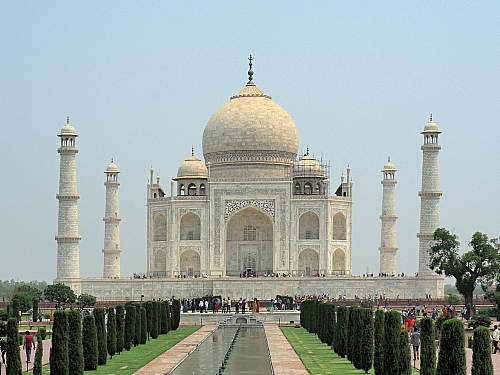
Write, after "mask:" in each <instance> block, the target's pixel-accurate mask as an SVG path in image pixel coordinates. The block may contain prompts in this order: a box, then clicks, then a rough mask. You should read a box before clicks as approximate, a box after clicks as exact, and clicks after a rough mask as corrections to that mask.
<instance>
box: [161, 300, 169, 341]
mask: <svg viewBox="0 0 500 375" xmlns="http://www.w3.org/2000/svg"><path fill="white" fill-rule="evenodd" d="M168 328H169V327H168V319H167V306H165V303H164V302H162V303H160V334H162V335H165V334H167V333H168Z"/></svg>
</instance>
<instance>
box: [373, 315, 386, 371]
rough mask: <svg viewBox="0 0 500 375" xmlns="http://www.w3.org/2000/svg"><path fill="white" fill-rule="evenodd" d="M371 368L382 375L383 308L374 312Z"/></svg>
mask: <svg viewBox="0 0 500 375" xmlns="http://www.w3.org/2000/svg"><path fill="white" fill-rule="evenodd" d="M374 328H375V330H374V337H373V340H374V349H373V369H374V370H375V375H384V310H382V309H378V310H377V311H376V312H375V327H374Z"/></svg>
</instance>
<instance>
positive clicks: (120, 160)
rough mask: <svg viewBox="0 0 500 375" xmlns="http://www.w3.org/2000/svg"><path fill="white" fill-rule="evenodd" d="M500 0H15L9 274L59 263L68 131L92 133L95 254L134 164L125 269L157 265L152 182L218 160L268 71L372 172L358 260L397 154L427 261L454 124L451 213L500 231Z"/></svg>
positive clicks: (5, 20) (454, 225)
mask: <svg viewBox="0 0 500 375" xmlns="http://www.w3.org/2000/svg"><path fill="white" fill-rule="evenodd" d="M499 25H500V3H499V2H498V1H492V2H487V1H482V2H470V1H464V2H458V1H456V2H435V1H429V2H427V1H419V2H414V1H412V2H400V1H397V2H392V3H390V2H368V1H363V2H344V3H340V2H311V1H307V2H289V1H286V2H285V1H283V2H269V1H265V2H259V1H257V2H255V1H253V2H247V3H244V2H236V1H227V2H222V1H217V2H215V1H213V2H187V1H182V2H178V1H176V2H166V1H162V2H132V1H119V2H113V1H106V2H102V1H95V2H94V1H90V2H84V3H82V2H67V1H64V2H63V1H61V2H56V1H50V2H18V1H11V2H7V1H4V2H1V3H0V51H1V58H0V139H1V147H0V158H1V160H2V162H1V164H0V165H1V169H0V170H1V179H2V180H1V182H2V183H1V186H0V192H1V195H0V196H1V200H0V213H1V214H0V252H1V253H0V262H1V267H0V269H1V271H0V279H4V280H5V279H10V278H14V279H17V278H19V279H20V280H23V279H24V280H29V279H44V280H46V281H48V282H51V281H52V279H53V278H54V277H55V276H56V250H57V244H56V242H55V240H54V236H55V235H56V234H57V209H58V203H57V200H56V198H55V195H56V193H57V190H58V178H59V177H58V175H59V155H58V153H57V148H58V146H59V139H58V138H57V136H56V134H58V133H59V131H60V129H61V127H62V126H63V125H64V124H65V122H66V116H67V115H70V116H71V124H72V125H73V126H74V127H75V129H76V131H77V133H78V134H79V135H80V137H79V138H78V139H77V147H78V148H79V149H80V153H79V154H78V156H77V167H78V173H77V174H78V193H79V194H80V195H81V199H80V200H79V203H78V207H79V219H80V235H81V236H82V241H81V242H80V270H81V276H82V277H91V276H92V277H97V276H102V271H103V270H102V268H103V254H102V252H101V250H102V247H103V236H104V223H103V221H102V217H103V215H104V200H105V190H104V189H105V188H104V185H103V183H104V180H105V176H104V174H103V171H104V170H105V168H106V166H107V165H108V163H109V162H110V159H111V157H114V159H115V163H116V164H117V165H118V167H119V168H120V170H121V172H122V173H121V175H120V180H121V187H120V213H121V217H122V223H121V226H120V228H121V245H122V249H123V253H122V257H121V265H122V276H127V275H131V274H132V273H133V272H144V271H146V207H145V204H146V183H147V179H148V175H149V168H150V166H151V165H153V167H154V168H155V174H156V172H158V173H159V174H160V177H161V184H162V185H163V186H164V187H165V188H166V189H167V190H168V191H170V179H171V178H172V176H175V175H176V173H177V168H178V166H179V165H180V163H181V162H182V161H183V160H184V159H186V158H187V157H189V156H190V153H191V145H193V146H194V149H195V154H196V155H197V156H198V157H200V158H201V159H202V150H201V141H202V134H203V129H204V126H205V124H206V123H207V121H208V120H209V118H210V117H211V115H212V114H213V113H214V112H215V111H216V110H217V109H218V108H220V107H221V106H222V105H223V104H224V103H226V102H227V101H228V100H229V97H230V96H231V95H234V94H236V93H237V92H238V91H239V90H240V89H241V88H242V87H243V86H244V85H245V84H246V81H247V75H246V72H247V70H248V65H247V64H248V60H247V57H248V55H249V54H253V55H254V57H255V60H254V72H255V75H254V81H255V83H256V84H257V85H258V86H259V87H260V88H261V89H262V90H263V91H264V92H265V93H266V94H268V95H271V96H272V97H273V99H274V100H275V101H276V102H277V103H278V104H279V105H281V106H282V107H283V108H284V109H285V110H286V111H287V112H288V113H289V114H290V116H291V117H292V118H293V119H294V121H295V123H296V125H297V128H298V131H299V137H300V149H301V150H305V148H306V146H307V145H309V148H310V150H311V152H313V153H314V154H315V155H316V156H319V155H320V153H321V152H322V153H323V157H324V158H325V159H329V160H330V161H331V178H330V179H331V181H332V190H334V189H335V188H336V186H337V185H338V183H339V182H340V175H341V173H342V171H344V170H345V168H346V167H347V164H348V163H349V164H350V166H351V168H352V177H353V181H354V212H353V271H354V273H355V274H362V273H364V272H366V267H369V270H370V272H374V273H378V269H379V251H378V247H379V246H380V219H379V215H380V214H381V205H382V185H381V184H380V181H381V178H382V173H381V172H380V170H381V169H382V167H383V165H384V163H385V162H386V161H387V156H389V155H390V156H391V160H392V161H393V162H394V164H395V165H396V168H397V169H398V172H397V174H396V178H397V180H398V185H397V187H396V199H397V214H398V215H399V219H398V221H397V232H398V241H397V242H398V246H399V252H398V271H399V272H406V273H409V274H413V273H414V272H416V271H417V268H418V239H417V237H416V233H417V232H418V230H419V209H420V199H419V197H418V191H419V190H420V185H421V166H422V152H421V150H420V145H421V144H422V136H421V135H420V132H421V131H422V130H423V127H424V125H425V124H426V123H427V121H428V119H429V114H430V113H431V112H432V113H433V115H434V121H435V122H436V123H437V124H438V126H439V128H440V130H442V131H443V134H442V135H441V137H440V143H441V144H442V151H441V154H440V166H441V190H442V191H443V197H442V199H441V224H442V226H444V227H446V228H448V229H450V230H452V231H453V232H454V233H456V234H457V235H458V236H459V237H460V239H461V241H462V243H463V245H464V247H465V245H466V241H467V240H468V239H469V238H470V236H471V235H472V233H473V232H474V231H476V230H478V231H482V232H485V233H487V234H488V235H489V236H491V237H498V236H500V227H499V225H498V224H499V220H498V212H499V211H500V199H499V198H498V194H499V193H498V190H499V186H500V173H499V161H500V160H499V158H500V157H499V150H498V140H499V132H500V131H499V125H500V124H499V118H500V105H499V103H500V98H499V96H500V95H499V94H500V74H499V66H500V64H499V57H500V48H499V46H500V26H499Z"/></svg>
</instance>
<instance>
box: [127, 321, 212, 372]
mask: <svg viewBox="0 0 500 375" xmlns="http://www.w3.org/2000/svg"><path fill="white" fill-rule="evenodd" d="M216 328H217V326H216V325H208V326H204V327H202V328H200V329H199V330H197V331H196V332H195V333H193V334H191V335H190V336H188V337H186V338H185V339H184V340H182V341H181V342H179V343H178V344H177V345H175V346H173V347H171V348H170V349H168V350H167V351H166V352H165V353H163V354H161V355H160V356H158V357H156V358H155V359H153V360H152V361H151V362H149V363H148V364H147V365H146V366H144V367H142V368H140V369H139V370H137V371H136V372H134V375H156V374H166V373H167V372H168V371H170V370H171V369H172V368H173V367H174V366H175V365H176V364H178V363H179V362H180V361H182V359H184V357H186V356H187V355H188V354H189V353H190V352H191V351H192V350H193V349H195V348H196V347H197V346H198V345H199V344H200V343H201V342H202V341H203V340H204V339H205V338H206V337H207V336H208V335H210V334H211V333H212V332H213V331H214V330H215V329H216Z"/></svg>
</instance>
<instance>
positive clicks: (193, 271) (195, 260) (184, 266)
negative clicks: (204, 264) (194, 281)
mask: <svg viewBox="0 0 500 375" xmlns="http://www.w3.org/2000/svg"><path fill="white" fill-rule="evenodd" d="M180 266H181V270H180V271H181V275H183V276H188V277H189V276H195V275H196V276H200V274H201V261H200V254H198V252H196V251H195V250H193V249H189V250H186V251H184V252H183V253H182V254H181V261H180Z"/></svg>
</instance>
